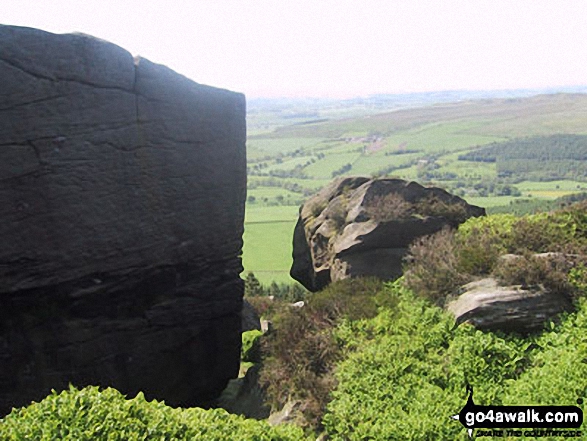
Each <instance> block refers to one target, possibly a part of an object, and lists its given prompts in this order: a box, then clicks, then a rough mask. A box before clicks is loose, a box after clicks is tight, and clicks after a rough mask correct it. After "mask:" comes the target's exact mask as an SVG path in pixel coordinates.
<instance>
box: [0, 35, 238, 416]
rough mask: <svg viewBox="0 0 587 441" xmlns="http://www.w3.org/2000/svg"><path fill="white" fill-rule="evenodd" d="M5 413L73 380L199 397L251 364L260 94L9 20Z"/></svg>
mask: <svg viewBox="0 0 587 441" xmlns="http://www.w3.org/2000/svg"><path fill="white" fill-rule="evenodd" d="M0 41H2V44H1V45H0V83H1V84H2V87H1V88H0V242H1V243H2V247H0V415H1V414H5V413H7V412H8V411H9V410H10V409H11V408H12V407H13V406H22V405H26V404H28V403H30V402H31V400H40V399H41V398H43V397H44V396H45V395H47V394H48V393H49V392H50V391H51V389H56V390H60V389H63V388H66V387H67V386H68V384H69V383H72V384H74V385H76V386H79V387H82V386H85V385H89V384H94V385H100V386H113V387H115V388H117V389H119V390H120V391H122V392H123V393H125V394H129V395H131V396H132V395H134V394H136V393H137V392H139V391H143V392H144V393H145V395H146V396H147V397H148V398H150V399H151V398H157V399H160V400H165V401H166V402H167V403H168V404H170V405H173V406H188V405H195V404H202V403H206V402H208V401H210V400H211V399H213V398H214V397H215V396H216V395H218V394H219V393H220V392H221V391H222V389H223V388H224V387H225V386H226V383H227V382H228V380H229V379H230V378H233V377H236V376H237V375H238V369H239V359H240V332H241V316H240V311H241V308H242V295H243V283H242V281H241V279H240V278H239V273H240V272H241V271H242V266H241V258H240V253H241V248H242V233H243V219H244V202H245V194H246V161H245V99H244V96H243V95H241V94H237V93H234V92H229V91H226V90H221V89H216V88H213V87H209V86H204V85H200V84H197V83H195V82H193V81H191V80H189V79H187V78H185V77H183V76H181V75H179V74H177V73H175V72H174V71H172V70H171V69H169V68H167V67H165V66H162V65H158V64H155V63H152V62H150V61H148V60H146V59H144V58H136V59H133V57H132V55H131V54H130V53H129V52H127V51H126V50H124V49H122V48H120V47H118V46H116V45H114V44H111V43H108V42H105V41H102V40H99V39H96V38H93V37H90V36H87V35H80V34H69V35H55V34H51V33H47V32H44V31H40V30H35V29H29V28H21V27H12V26H0Z"/></svg>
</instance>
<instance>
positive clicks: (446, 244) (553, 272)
mask: <svg viewBox="0 0 587 441" xmlns="http://www.w3.org/2000/svg"><path fill="white" fill-rule="evenodd" d="M586 209H587V203H579V204H575V205H572V206H570V207H567V208H565V209H562V210H559V211H556V212H552V213H542V214H536V215H531V216H525V217H522V218H517V217H515V216H513V215H492V216H488V217H484V218H474V219H469V220H468V221H467V222H465V223H464V224H462V225H461V226H460V227H459V230H458V231H457V232H456V233H454V234H453V233H450V232H447V231H443V232H440V233H437V234H436V235H434V236H431V237H427V238H422V239H420V240H418V241H416V242H415V243H414V244H413V245H412V246H411V248H410V257H409V259H408V261H407V264H406V268H405V270H406V271H405V274H406V276H405V281H406V283H407V286H409V287H410V288H412V289H413V290H414V291H415V292H417V293H419V294H420V295H422V296H424V297H427V298H429V299H431V300H433V301H434V302H436V303H438V304H442V303H443V301H444V300H445V299H446V297H447V296H449V295H450V294H454V293H455V292H456V290H457V288H458V287H459V286H461V285H462V284H464V283H467V282H469V281H472V280H474V279H475V278H479V277H487V276H494V277H497V278H498V279H500V280H501V281H502V282H503V283H504V284H520V285H527V286H529V285H538V284H541V285H543V286H545V287H546V288H548V289H550V290H553V291H556V292H560V293H564V294H567V295H568V296H569V297H571V298H573V299H574V298H576V297H577V296H578V295H579V294H580V293H579V291H578V290H577V289H576V288H575V285H576V284H577V283H582V282H581V281H578V280H576V281H575V282H573V283H571V280H570V279H569V276H570V274H571V273H570V271H571V270H572V269H573V268H579V267H580V266H581V265H584V264H585V263H586V262H587V214H586V213H587V211H586ZM508 254H513V255H516V256H514V258H509V259H506V258H504V257H502V256H504V255H508ZM505 257H507V256H505ZM573 274H574V277H575V279H577V278H580V277H582V275H583V274H584V273H583V272H581V271H578V270H575V271H574V272H573Z"/></svg>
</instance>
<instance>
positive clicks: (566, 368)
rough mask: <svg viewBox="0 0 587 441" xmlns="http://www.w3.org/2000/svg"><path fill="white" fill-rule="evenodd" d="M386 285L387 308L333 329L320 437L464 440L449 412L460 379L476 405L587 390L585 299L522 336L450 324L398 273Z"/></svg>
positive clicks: (456, 405) (461, 399)
mask: <svg viewBox="0 0 587 441" xmlns="http://www.w3.org/2000/svg"><path fill="white" fill-rule="evenodd" d="M387 290H388V291H391V292H392V295H395V296H396V297H397V298H398V299H399V300H398V304H397V306H396V308H394V309H393V310H388V309H386V310H383V311H382V312H380V314H379V315H378V316H377V317H375V318H373V319H369V320H362V321H359V322H351V321H345V322H343V323H342V324H341V325H340V326H339V327H338V329H337V331H336V338H337V339H338V341H339V343H340V344H341V346H342V347H343V348H344V350H345V358H344V361H342V362H341V363H339V365H338V367H337V371H336V372H337V373H336V379H337V381H338V387H337V389H336V390H335V391H334V392H333V393H332V401H331V402H330V404H329V405H328V408H327V413H326V414H325V416H324V418H323V424H324V426H325V428H326V431H327V433H328V435H329V439H330V440H336V441H337V440H341V441H342V440H345V441H349V440H365V439H372V440H380V439H381V440H383V439H385V440H400V439H402V440H403V439H409V440H431V439H450V440H463V441H464V440H466V439H469V438H468V435H467V434H466V431H465V430H464V428H463V427H462V425H461V424H459V423H458V422H456V421H453V420H451V419H450V416H451V415H454V414H456V413H458V412H459V411H460V410H461V409H462V407H463V406H464V404H465V403H466V400H467V393H466V385H467V384H470V385H472V386H473V388H474V391H475V402H476V403H477V404H480V405H500V404H508V405H533V404H544V405H546V404H548V405H574V404H575V403H576V400H577V398H580V397H585V396H587V363H586V360H587V337H586V336H587V300H585V299H581V300H580V301H579V302H578V311H577V312H576V313H575V314H570V315H568V316H566V317H565V318H564V319H563V320H562V322H561V323H560V324H559V325H554V324H551V325H550V327H549V329H548V330H546V331H545V332H544V333H543V334H541V335H538V336H533V337H529V338H524V339H523V338H520V337H516V336H505V335H499V334H495V333H491V332H481V331H479V330H476V329H475V328H473V327H472V326H470V325H467V324H463V325H460V326H458V327H457V328H454V318H453V317H451V316H450V315H449V314H447V313H445V312H443V311H442V310H441V309H440V308H438V307H433V306H430V305H429V304H428V303H427V302H426V301H425V300H423V299H420V298H418V297H416V296H415V295H414V294H413V293H412V292H411V291H409V290H407V289H405V288H404V287H403V286H402V284H401V283H400V282H396V283H394V284H390V285H388V287H387ZM516 439H518V438H516Z"/></svg>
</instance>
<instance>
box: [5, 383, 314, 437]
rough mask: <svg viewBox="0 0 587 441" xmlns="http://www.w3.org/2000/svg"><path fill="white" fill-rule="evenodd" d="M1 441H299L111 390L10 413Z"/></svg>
mask: <svg viewBox="0 0 587 441" xmlns="http://www.w3.org/2000/svg"><path fill="white" fill-rule="evenodd" d="M0 439H2V440H3V441H17V440H18V441H20V440H35V441H53V440H69V441H90V440H91V441H96V440H98V441H100V440H104V441H106V440H108V441H138V440H169V441H171V440H173V441H179V440H186V441H187V440H189V441H192V440H211V441H212V440H218V441H220V440H234V439H242V440H259V441H261V440H266V441H273V440H283V441H286V440H291V441H299V440H301V439H304V434H303V432H302V431H301V430H300V429H299V428H297V427H294V426H287V425H285V426H279V427H271V426H269V425H268V424H267V423H265V422H260V421H256V420H246V419H244V418H242V417H239V416H236V415H230V414H229V413H227V412H226V411H224V410H221V409H214V410H204V409H200V408H192V409H174V408H171V407H168V406H166V405H165V404H164V403H163V402H157V401H147V400H145V398H144V396H143V394H142V393H139V394H138V395H137V396H136V397H135V398H132V399H126V398H125V397H124V396H123V395H122V394H121V393H120V392H118V391H117V390H115V389H111V388H108V389H104V390H99V389H98V388H97V387H86V388H84V389H81V390H77V389H76V388H74V387H70V388H69V390H66V391H63V392H61V393H57V392H55V391H53V392H52V393H51V395H49V396H48V397H46V398H45V399H44V400H42V401H41V402H39V403H33V404H31V405H30V406H28V407H25V408H21V409H17V410H13V412H12V413H11V414H10V415H8V416H7V417H5V418H4V419H3V420H0Z"/></svg>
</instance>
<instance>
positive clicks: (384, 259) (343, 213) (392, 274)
mask: <svg viewBox="0 0 587 441" xmlns="http://www.w3.org/2000/svg"><path fill="white" fill-rule="evenodd" d="M484 214H485V210H484V209H483V208H480V207H476V206H473V205H469V204H467V203H466V202H465V201H464V200H463V199H461V198H459V197H457V196H454V195H451V194H449V193H447V192H446V191H445V190H442V189H440V188H426V187H423V186H422V185H420V184H418V183H416V182H407V181H404V180H401V179H369V178H366V177H349V178H340V179H337V180H335V181H334V182H332V183H331V184H330V185H329V186H327V187H326V188H324V189H323V190H321V191H320V192H319V193H318V194H316V195H315V196H313V197H312V198H310V199H309V200H308V201H307V202H306V203H305V204H304V205H303V206H302V207H301V208H300V215H299V218H298V222H297V224H296V227H295V230H294V238H293V258H294V262H293V265H292V268H291V271H290V274H291V276H292V277H293V278H294V279H296V280H298V281H299V282H300V283H301V284H302V285H304V286H305V287H306V288H307V289H308V290H310V291H318V290H320V289H322V288H323V287H324V286H326V285H327V284H328V283H330V282H331V281H336V280H341V279H344V278H348V277H357V276H376V277H379V278H382V279H394V278H397V277H399V276H400V275H401V274H402V261H403V258H404V257H405V255H406V253H407V250H408V247H409V245H410V244H411V243H412V242H413V241H414V240H415V239H417V238H419V237H421V236H425V235H429V234H433V233H435V232H437V231H440V230H441V229H442V228H444V227H447V226H448V227H456V226H457V225H458V224H459V223H461V222H463V221H465V220H466V219H467V218H469V217H471V216H482V215H484Z"/></svg>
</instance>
